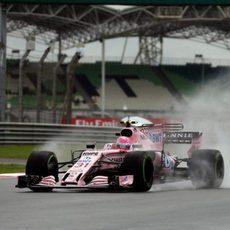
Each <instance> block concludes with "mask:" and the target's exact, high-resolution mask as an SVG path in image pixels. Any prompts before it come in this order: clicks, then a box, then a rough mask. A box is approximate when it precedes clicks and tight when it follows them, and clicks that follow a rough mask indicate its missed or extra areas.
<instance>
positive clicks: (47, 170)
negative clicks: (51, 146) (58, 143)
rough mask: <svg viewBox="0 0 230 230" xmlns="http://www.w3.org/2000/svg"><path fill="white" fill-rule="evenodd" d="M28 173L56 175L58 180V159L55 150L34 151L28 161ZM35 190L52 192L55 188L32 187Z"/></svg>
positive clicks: (44, 175) (43, 175)
mask: <svg viewBox="0 0 230 230" xmlns="http://www.w3.org/2000/svg"><path fill="white" fill-rule="evenodd" d="M26 175H36V176H42V177H46V176H50V175H52V176H54V177H55V180H56V182H57V181H58V161H57V157H56V155H55V154H54V153H53V152H49V151H34V152H32V153H31V154H30V156H29V158H28V160H27V163H26ZM30 189H31V190H33V191H35V192H50V191H52V190H53V188H45V187H44V188H43V187H41V188H31V187H30Z"/></svg>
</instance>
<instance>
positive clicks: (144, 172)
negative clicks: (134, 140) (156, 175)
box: [121, 151, 153, 192]
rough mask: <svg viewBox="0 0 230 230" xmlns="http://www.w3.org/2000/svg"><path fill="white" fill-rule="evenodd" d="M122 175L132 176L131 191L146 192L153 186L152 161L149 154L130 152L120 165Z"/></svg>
mask: <svg viewBox="0 0 230 230" xmlns="http://www.w3.org/2000/svg"><path fill="white" fill-rule="evenodd" d="M121 172H122V174H124V175H133V176H134V182H133V188H132V190H133V191H135V192H146V191H148V190H150V189H151V187H152V184H153V161H152V157H151V154H150V153H147V152H141V151H137V152H130V153H127V155H126V156H125V158H124V161H123V163H122V165H121Z"/></svg>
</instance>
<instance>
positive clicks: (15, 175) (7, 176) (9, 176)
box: [0, 173, 25, 179]
mask: <svg viewBox="0 0 230 230" xmlns="http://www.w3.org/2000/svg"><path fill="white" fill-rule="evenodd" d="M23 175H25V173H3V174H0V179H5V178H17V177H18V176H23Z"/></svg>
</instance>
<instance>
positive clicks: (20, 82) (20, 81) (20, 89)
mask: <svg viewBox="0 0 230 230" xmlns="http://www.w3.org/2000/svg"><path fill="white" fill-rule="evenodd" d="M30 51H31V50H26V52H25V53H24V55H23V56H22V58H21V60H20V62H19V79H18V97H19V114H18V121H19V122H22V121H23V101H22V97H23V74H24V73H23V67H24V63H25V60H26V58H27V57H28V55H29V53H30Z"/></svg>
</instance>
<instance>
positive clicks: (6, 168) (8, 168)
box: [0, 164, 25, 174]
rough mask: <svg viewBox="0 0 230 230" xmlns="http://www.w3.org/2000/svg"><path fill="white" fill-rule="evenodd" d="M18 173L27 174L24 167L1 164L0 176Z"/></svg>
mask: <svg viewBox="0 0 230 230" xmlns="http://www.w3.org/2000/svg"><path fill="white" fill-rule="evenodd" d="M18 172H25V166H24V165H17V164H9V165H8V164H0V174H1V173H18Z"/></svg>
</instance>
